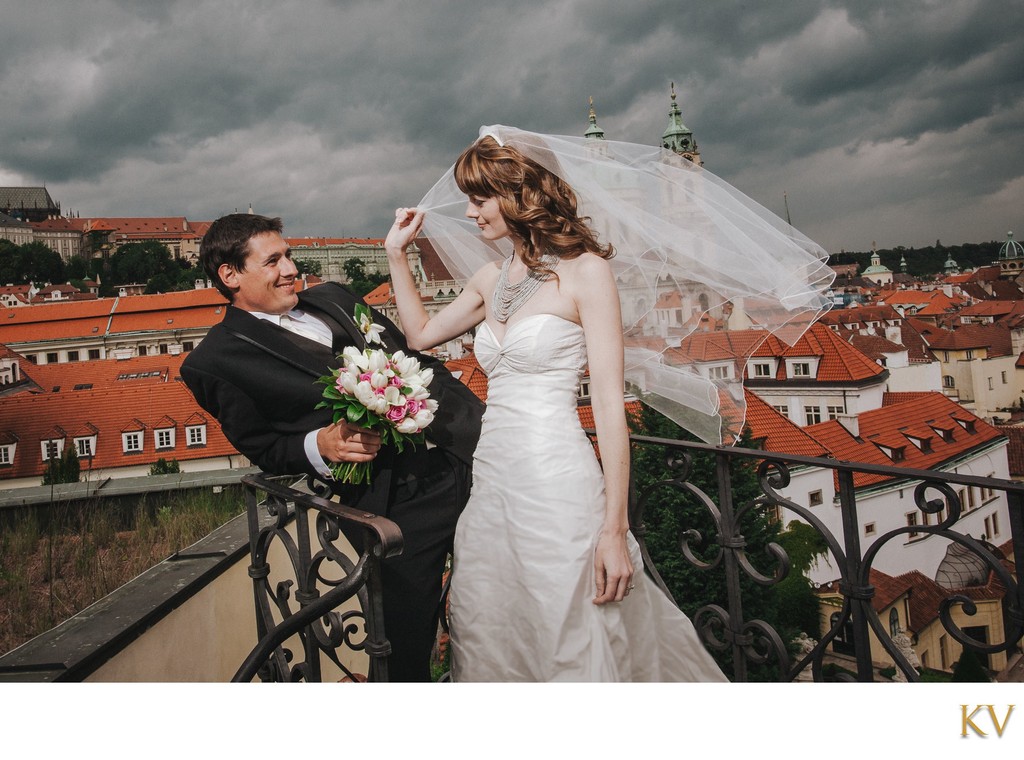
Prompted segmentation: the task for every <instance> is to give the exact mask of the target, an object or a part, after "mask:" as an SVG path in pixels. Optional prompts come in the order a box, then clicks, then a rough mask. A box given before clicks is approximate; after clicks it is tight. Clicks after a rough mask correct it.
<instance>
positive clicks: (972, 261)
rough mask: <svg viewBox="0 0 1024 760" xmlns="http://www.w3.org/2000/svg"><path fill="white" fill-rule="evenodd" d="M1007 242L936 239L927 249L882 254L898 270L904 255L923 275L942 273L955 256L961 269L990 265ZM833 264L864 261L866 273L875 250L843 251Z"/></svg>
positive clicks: (910, 267) (862, 267)
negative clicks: (952, 242) (945, 241)
mask: <svg viewBox="0 0 1024 760" xmlns="http://www.w3.org/2000/svg"><path fill="white" fill-rule="evenodd" d="M1002 245H1003V241H1000V240H993V241H991V242H988V243H965V244H964V245H943V244H942V241H940V240H936V241H935V245H930V246H928V247H927V248H905V247H904V246H902V245H899V246H896V247H895V248H892V249H884V248H882V249H879V251H878V256H879V258H880V259H881V260H882V263H883V264H884V265H885V266H887V267H889V269H891V270H892V271H894V272H898V271H900V258H901V257H905V258H906V260H907V274H910V275H914V276H918V277H920V276H923V275H929V274H939V273H941V272H942V271H943V265H944V264H945V263H946V259H948V258H949V257H950V255H952V256H953V260H954V261H956V263H957V266H958V267H959V268H960V271H963V270H965V269H973V268H975V267H984V266H989V265H991V264H992V262H994V261H995V260H996V258H997V257H998V256H999V249H1000V247H1002ZM828 263H829V264H854V263H856V264H860V271H861V272H863V271H864V270H865V269H866V268H867V267H868V266H870V265H871V251H864V252H853V251H843V252H842V253H833V254H832V255H830V256H829V259H828Z"/></svg>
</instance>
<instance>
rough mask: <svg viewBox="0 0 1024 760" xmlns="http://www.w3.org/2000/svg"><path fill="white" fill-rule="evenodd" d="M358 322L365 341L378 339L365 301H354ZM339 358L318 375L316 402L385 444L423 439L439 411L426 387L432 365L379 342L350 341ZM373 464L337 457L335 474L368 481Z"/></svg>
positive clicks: (347, 480) (346, 480)
mask: <svg viewBox="0 0 1024 760" xmlns="http://www.w3.org/2000/svg"><path fill="white" fill-rule="evenodd" d="M355 322H356V324H357V325H358V326H359V327H360V329H361V330H362V332H363V333H364V334H365V335H366V340H367V343H380V337H379V328H377V326H376V325H374V324H373V322H372V320H371V319H370V310H369V309H368V308H367V307H366V306H363V305H362V304H360V305H359V306H357V307H356V313H355ZM375 328H376V329H375ZM339 358H340V359H341V360H342V362H343V364H342V366H341V367H339V368H338V369H336V370H334V371H332V372H331V373H330V374H327V375H324V376H323V377H321V378H319V379H318V380H317V381H316V382H318V383H320V384H322V385H323V386H325V387H324V394H323V395H324V400H323V401H321V402H320V403H319V404H318V405H317V408H318V409H331V410H333V412H334V423H335V424H338V423H339V422H348V423H350V424H352V425H358V426H359V427H363V428H367V429H369V430H374V431H376V432H378V433H380V437H381V444H382V445H384V446H386V445H388V444H394V446H395V448H396V449H398V451H402V450H403V449H404V448H405V445H406V444H407V443H409V444H412V445H415V444H417V443H422V442H423V439H424V436H423V430H424V428H426V427H427V425H429V424H430V423H431V422H432V421H433V419H434V412H435V411H437V401H435V400H434V399H432V398H430V391H429V390H428V389H427V386H429V385H430V381H431V380H432V379H433V377H434V371H433V370H432V369H430V368H426V369H424V368H421V367H420V363H419V360H417V359H416V357H414V356H406V355H405V353H404V352H402V351H395V352H394V353H393V354H388V353H387V352H385V351H384V350H383V349H381V348H369V347H367V348H364V349H363V350H362V351H360V350H359V349H358V348H355V347H354V346H348V347H347V348H345V350H344V351H343V352H342V353H341V355H340V356H339ZM371 467H372V463H371V462H335V463H333V464H332V465H331V467H330V469H331V474H332V475H333V476H334V478H335V479H336V480H339V481H341V482H342V483H352V484H359V483H369V482H370V473H371Z"/></svg>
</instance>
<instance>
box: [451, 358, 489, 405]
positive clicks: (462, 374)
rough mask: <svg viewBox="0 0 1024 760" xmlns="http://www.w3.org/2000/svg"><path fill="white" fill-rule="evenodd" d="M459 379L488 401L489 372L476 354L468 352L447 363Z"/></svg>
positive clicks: (477, 395)
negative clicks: (487, 372) (485, 370)
mask: <svg viewBox="0 0 1024 760" xmlns="http://www.w3.org/2000/svg"><path fill="white" fill-rule="evenodd" d="M444 366H446V367H447V368H448V369H449V371H451V373H452V374H454V375H457V376H458V378H459V381H460V382H462V384H463V385H465V386H467V387H468V388H469V389H470V390H471V391H473V393H474V394H476V397H477V398H479V399H480V400H481V401H484V402H486V401H487V374H486V373H485V372H484V370H483V368H482V367H481V366H480V362H478V361H477V359H476V354H468V355H466V356H464V357H463V358H461V359H451V360H449V361H447V362H445V365H444Z"/></svg>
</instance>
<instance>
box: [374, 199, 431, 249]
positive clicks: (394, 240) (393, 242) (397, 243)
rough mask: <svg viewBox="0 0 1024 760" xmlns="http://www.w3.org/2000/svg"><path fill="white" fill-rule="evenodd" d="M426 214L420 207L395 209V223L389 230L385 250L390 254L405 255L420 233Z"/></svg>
mask: <svg viewBox="0 0 1024 760" xmlns="http://www.w3.org/2000/svg"><path fill="white" fill-rule="evenodd" d="M424 216H425V212H424V211H423V210H422V209H418V208H399V209H395V223H394V224H393V225H391V229H390V230H388V236H387V238H385V240H384V250H385V251H387V253H388V254H389V255H390V256H395V257H404V256H405V249H406V248H408V247H409V244H410V243H411V242H412V241H413V240H415V239H416V236H417V235H418V234H420V228H422V227H423V218H424Z"/></svg>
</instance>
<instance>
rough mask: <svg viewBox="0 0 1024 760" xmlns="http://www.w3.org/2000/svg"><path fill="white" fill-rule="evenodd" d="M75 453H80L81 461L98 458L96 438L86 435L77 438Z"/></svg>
mask: <svg viewBox="0 0 1024 760" xmlns="http://www.w3.org/2000/svg"><path fill="white" fill-rule="evenodd" d="M75 451H77V452H78V458H79V459H83V458H85V459H88V458H89V457H94V456H96V436H94V435H86V436H81V437H80V438H75Z"/></svg>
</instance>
